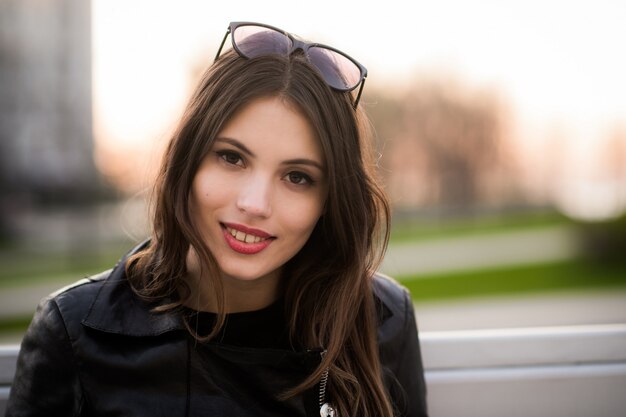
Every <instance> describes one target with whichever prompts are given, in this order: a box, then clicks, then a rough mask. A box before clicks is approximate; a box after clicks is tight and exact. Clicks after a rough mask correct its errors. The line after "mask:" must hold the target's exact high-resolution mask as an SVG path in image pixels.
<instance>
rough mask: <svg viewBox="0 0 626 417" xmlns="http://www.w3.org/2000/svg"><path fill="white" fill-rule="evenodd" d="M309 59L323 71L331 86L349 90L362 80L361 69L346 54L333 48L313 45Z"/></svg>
mask: <svg viewBox="0 0 626 417" xmlns="http://www.w3.org/2000/svg"><path fill="white" fill-rule="evenodd" d="M308 53H309V59H310V60H311V63H313V64H314V65H315V66H316V67H317V68H318V69H319V70H320V71H321V73H322V76H323V77H324V79H325V80H326V82H327V83H328V85H330V86H331V87H333V88H335V89H337V90H341V91H349V90H352V89H354V88H355V87H356V86H357V85H358V84H359V82H360V81H361V77H362V74H361V70H360V68H359V67H358V66H357V65H356V64H355V63H354V62H352V60H350V59H349V58H348V57H346V56H345V55H342V54H340V53H339V52H336V51H333V50H332V49H328V48H324V47H319V46H313V47H311V48H309V51H308Z"/></svg>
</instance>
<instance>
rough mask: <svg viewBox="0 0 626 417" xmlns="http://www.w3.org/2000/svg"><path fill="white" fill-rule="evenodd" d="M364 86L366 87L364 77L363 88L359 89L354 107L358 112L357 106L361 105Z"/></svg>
mask: <svg viewBox="0 0 626 417" xmlns="http://www.w3.org/2000/svg"><path fill="white" fill-rule="evenodd" d="M363 86H365V77H363V80H362V81H361V86H360V87H359V92H358V93H357V95H356V98H355V99H354V105H353V106H352V107H354V110H356V108H357V106H358V105H359V100H360V99H361V93H362V92H363Z"/></svg>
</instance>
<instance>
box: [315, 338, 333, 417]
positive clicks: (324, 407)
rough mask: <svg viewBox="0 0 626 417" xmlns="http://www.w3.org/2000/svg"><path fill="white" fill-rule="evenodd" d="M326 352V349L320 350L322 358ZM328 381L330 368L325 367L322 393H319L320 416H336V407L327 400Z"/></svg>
mask: <svg viewBox="0 0 626 417" xmlns="http://www.w3.org/2000/svg"><path fill="white" fill-rule="evenodd" d="M325 354H326V350H323V351H321V352H320V356H321V357H322V360H323V359H324V355H325ZM327 383H328V368H326V369H324V373H323V374H322V377H321V379H320V395H319V403H320V417H335V416H336V413H335V409H334V408H333V406H332V405H330V404H329V403H327V402H326V384H327Z"/></svg>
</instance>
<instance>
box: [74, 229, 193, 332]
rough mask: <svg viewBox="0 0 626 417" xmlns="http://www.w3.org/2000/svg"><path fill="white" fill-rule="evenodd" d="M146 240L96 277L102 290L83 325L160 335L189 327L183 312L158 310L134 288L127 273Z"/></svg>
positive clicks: (146, 242)
mask: <svg viewBox="0 0 626 417" xmlns="http://www.w3.org/2000/svg"><path fill="white" fill-rule="evenodd" d="M148 243H149V242H148V241H145V242H143V243H141V244H140V245H138V246H137V247H135V248H134V249H133V250H131V251H130V252H129V253H128V254H127V255H125V256H124V257H123V258H122V259H121V260H120V261H119V262H118V263H117V265H115V267H114V268H113V269H112V270H110V271H107V272H104V273H102V274H100V275H99V276H96V277H94V278H93V280H94V281H101V283H100V285H99V290H98V292H97V294H96V296H95V298H94V300H93V303H92V304H91V307H90V308H89V311H88V312H87V315H86V316H85V318H84V319H83V321H82V323H83V325H85V326H87V327H90V328H93V329H96V330H100V331H103V332H107V333H115V334H123V335H127V336H157V335H160V334H163V333H167V332H170V331H174V330H183V329H184V328H185V326H184V324H183V322H182V319H181V318H180V316H179V315H177V314H175V313H172V312H166V313H154V312H152V311H151V310H152V308H154V307H155V306H156V304H150V303H148V302H146V301H144V300H142V299H141V298H139V297H138V296H137V294H135V293H134V292H133V290H132V289H131V287H130V284H129V282H128V279H127V277H126V268H125V266H126V261H127V259H128V258H129V257H130V256H131V255H133V254H135V253H136V252H137V251H139V250H141V249H143V248H144V247H146V246H147V244H148Z"/></svg>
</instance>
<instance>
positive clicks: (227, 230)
mask: <svg viewBox="0 0 626 417" xmlns="http://www.w3.org/2000/svg"><path fill="white" fill-rule="evenodd" d="M221 226H222V231H223V233H224V239H225V240H226V243H227V244H228V246H229V247H230V248H231V249H232V250H234V251H235V252H237V253H240V254H243V255H254V254H256V253H259V252H261V251H262V250H264V249H265V248H267V247H268V246H269V245H270V244H271V243H272V242H273V241H274V239H276V237H275V236H272V235H270V234H269V233H266V232H264V231H262V230H258V229H252V228H249V227H246V226H243V225H240V224H232V223H228V224H225V223H222V224H221Z"/></svg>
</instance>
